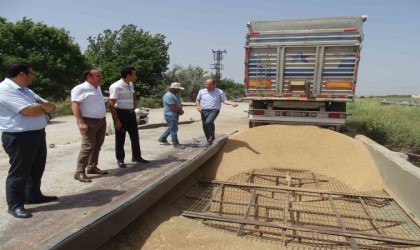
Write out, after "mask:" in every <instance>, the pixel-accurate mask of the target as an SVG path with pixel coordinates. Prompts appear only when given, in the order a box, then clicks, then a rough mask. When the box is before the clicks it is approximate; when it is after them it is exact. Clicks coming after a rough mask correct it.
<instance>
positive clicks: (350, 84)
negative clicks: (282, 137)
mask: <svg viewBox="0 0 420 250" xmlns="http://www.w3.org/2000/svg"><path fill="white" fill-rule="evenodd" d="M366 20H367V16H360V17H334V18H312V19H293V20H277V21H250V22H248V24H247V27H248V33H247V35H246V44H245V82H244V87H245V97H244V100H248V101H249V111H248V117H249V127H250V128H252V127H254V126H260V125H267V124H275V123H283V124H284V123H293V124H311V125H318V126H322V127H328V128H332V129H334V130H337V131H339V130H340V128H342V127H343V126H345V121H346V117H347V115H348V114H347V112H346V104H347V103H348V102H352V101H354V98H355V90H356V82H357V72H358V67H359V62H360V51H361V48H362V41H363V23H364V22H365V21H366Z"/></svg>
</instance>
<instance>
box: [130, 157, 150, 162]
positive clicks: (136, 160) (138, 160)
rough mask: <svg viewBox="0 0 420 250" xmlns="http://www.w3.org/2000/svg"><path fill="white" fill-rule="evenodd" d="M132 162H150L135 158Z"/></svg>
mask: <svg viewBox="0 0 420 250" xmlns="http://www.w3.org/2000/svg"><path fill="white" fill-rule="evenodd" d="M131 161H132V162H138V163H149V162H150V161H148V160H145V159H143V158H141V157H140V158H133V159H131Z"/></svg>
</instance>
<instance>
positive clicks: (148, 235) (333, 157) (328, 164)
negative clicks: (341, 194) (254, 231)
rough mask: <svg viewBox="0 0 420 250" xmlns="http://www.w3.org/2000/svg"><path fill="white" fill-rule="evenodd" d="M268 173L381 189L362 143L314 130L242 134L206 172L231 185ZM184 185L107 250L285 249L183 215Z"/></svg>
mask: <svg viewBox="0 0 420 250" xmlns="http://www.w3.org/2000/svg"><path fill="white" fill-rule="evenodd" d="M265 168H284V169H301V170H310V171H312V172H314V173H317V174H320V175H325V176H328V177H331V178H335V179H337V180H338V181H341V182H343V183H345V184H347V185H349V186H350V187H352V188H353V189H355V190H358V191H371V190H379V189H381V188H382V181H381V178H380V177H379V174H378V172H377V170H376V167H375V165H374V162H373V160H372V159H371V158H370V155H369V152H368V151H367V150H366V149H365V148H364V146H363V145H362V144H361V143H360V142H358V141H356V140H354V139H352V138H350V137H347V136H345V135H342V134H339V133H336V132H333V131H330V130H327V129H321V128H318V127H314V126H281V125H275V126H263V127H256V128H253V129H249V130H244V131H240V132H239V133H236V134H235V135H233V136H231V137H230V138H229V139H228V141H227V143H226V144H225V146H224V147H223V148H222V150H221V151H220V152H219V153H217V154H216V155H215V156H214V157H213V158H212V159H211V160H209V161H208V162H206V163H205V164H204V165H203V166H202V168H201V171H203V172H204V175H205V176H204V177H205V178H211V179H218V180H228V179H229V178H231V177H232V176H235V175H238V174H239V173H243V172H249V171H251V170H253V169H265ZM203 172H202V173H201V174H200V175H196V177H197V178H199V177H200V176H202V175H203ZM187 181H189V182H191V181H192V179H189V180H186V181H185V182H187ZM184 184H185V183H184ZM180 186H182V184H181V185H179V186H178V187H177V188H175V189H174V190H173V191H172V192H171V193H169V194H168V195H166V196H165V198H164V199H162V200H161V201H160V202H158V203H157V204H155V205H153V206H152V207H151V208H150V209H149V210H148V211H147V212H146V213H144V214H143V215H142V216H141V217H140V218H139V219H137V220H136V221H135V222H133V223H132V224H130V226H129V227H127V228H125V229H124V230H123V231H122V232H121V233H120V234H119V235H120V237H118V238H114V239H113V240H112V241H110V242H108V244H106V246H103V247H102V249H103V250H104V249H206V250H207V249H219V250H220V249H229V250H230V249H238V250H239V249H240V250H244V249H282V247H280V246H279V245H276V244H272V243H268V242H262V241H250V240H249V239H245V238H243V237H236V236H235V234H230V233H226V232H225V231H222V230H217V229H213V228H211V227H207V226H204V225H202V224H201V223H200V222H198V221H195V220H191V219H188V218H184V217H182V216H180V213H181V212H182V211H181V210H180V209H179V207H177V206H176V204H174V199H176V198H174V197H179V195H180V193H182V192H186V191H187V190H181V189H183V188H180ZM185 186H188V185H185ZM168 200H169V201H168Z"/></svg>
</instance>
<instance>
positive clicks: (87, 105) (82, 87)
mask: <svg viewBox="0 0 420 250" xmlns="http://www.w3.org/2000/svg"><path fill="white" fill-rule="evenodd" d="M83 80H85V82H83V83H81V84H79V85H77V86H76V87H74V88H73V89H72V90H71V109H72V111H73V114H74V116H75V117H76V121H77V126H78V127H79V130H80V134H81V135H82V144H81V148H80V153H79V157H78V158H77V169H76V173H75V174H74V179H75V180H78V181H81V182H91V181H92V180H91V179H90V178H89V177H87V176H86V173H88V174H100V175H104V174H108V171H103V170H100V169H99V168H98V167H97V165H98V159H99V151H100V150H101V146H102V144H103V142H104V140H105V133H106V119H105V117H106V108H105V103H104V97H103V95H102V91H101V87H100V85H101V84H102V75H101V72H100V71H99V70H98V69H91V70H86V71H85V72H84V73H83ZM86 169H87V170H86ZM85 171H86V173H85Z"/></svg>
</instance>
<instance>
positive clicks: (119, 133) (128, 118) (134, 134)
mask: <svg viewBox="0 0 420 250" xmlns="http://www.w3.org/2000/svg"><path fill="white" fill-rule="evenodd" d="M116 110H117V115H118V118H119V119H120V121H121V124H122V127H121V129H120V130H115V156H116V158H117V160H118V161H124V158H125V152H124V144H125V135H126V132H128V135H129V136H130V140H131V155H132V158H135V159H139V158H141V151H140V138H139V129H138V126H137V121H136V114H135V113H134V110H131V109H116Z"/></svg>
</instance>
